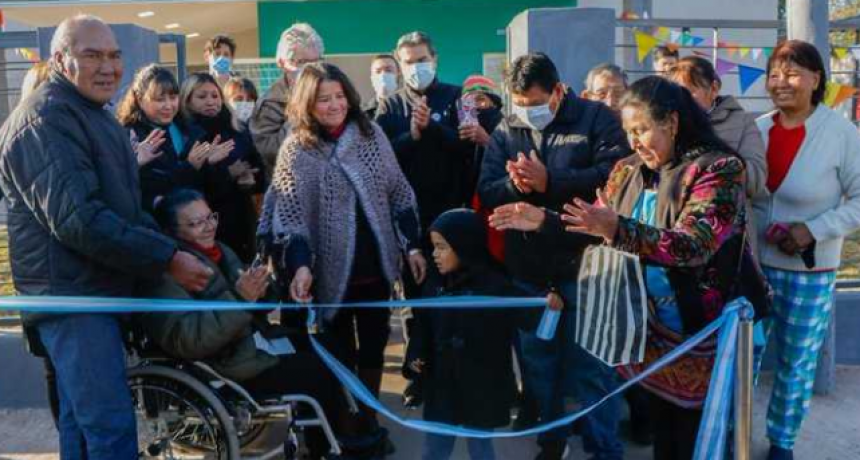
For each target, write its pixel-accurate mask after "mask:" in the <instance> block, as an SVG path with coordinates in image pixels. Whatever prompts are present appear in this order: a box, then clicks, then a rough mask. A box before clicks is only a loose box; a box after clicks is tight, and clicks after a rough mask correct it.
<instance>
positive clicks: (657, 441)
mask: <svg viewBox="0 0 860 460" xmlns="http://www.w3.org/2000/svg"><path fill="white" fill-rule="evenodd" d="M649 398H650V405H651V420H652V422H653V427H654V460H690V459H692V458H693V453H694V452H695V450H696V437H697V435H698V433H699V422H700V421H701V420H702V410H701V409H684V408H683V407H679V406H676V405H675V404H672V403H670V402H669V401H666V400H665V399H662V398H660V397H659V396H655V395H653V394H650V395H649Z"/></svg>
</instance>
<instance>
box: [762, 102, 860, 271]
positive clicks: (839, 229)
mask: <svg viewBox="0 0 860 460" xmlns="http://www.w3.org/2000/svg"><path fill="white" fill-rule="evenodd" d="M775 113H776V112H771V113H768V114H766V115H763V116H761V117H759V118H758V119H757V120H756V124H757V125H758V127H759V130H760V131H761V133H762V136H763V137H764V142H765V148H767V145H768V143H769V140H770V139H769V138H770V129H771V128H772V127H773V125H774V122H773V116H774V114H775ZM805 125H806V137H805V138H804V139H803V143H802V144H801V146H800V151H799V152H798V153H797V156H796V157H795V159H794V163H792V165H791V168H790V169H789V171H788V174H787V175H786V177H785V180H784V181H783V182H782V184H781V185H780V187H779V188H778V189H777V190H776V192H775V193H773V194H771V193H770V191H769V190H768V189H767V187H765V188H763V190H762V191H761V192H759V193H758V194H757V195H756V196H755V197H753V209H754V212H755V219H754V222H755V226H756V228H757V231H758V241H759V257H760V259H759V260H760V261H761V263H762V265H765V266H768V267H773V268H780V269H784V270H793V271H810V270H809V269H807V268H806V266H805V265H804V264H803V261H802V260H801V258H800V256H799V255H797V256H794V257H792V256H788V255H786V254H784V253H782V252H780V250H779V248H777V247H776V246H774V245H772V244H768V243H767V242H766V241H765V238H764V234H765V231H766V230H767V228H768V226H769V225H770V224H771V223H773V222H785V223H794V222H805V223H806V225H807V227H809V231H810V232H811V233H812V236H813V237H815V240H816V248H815V261H816V265H815V268H814V269H813V270H814V271H818V270H835V269H837V268H839V264H840V260H841V253H842V241H843V239H844V237H845V235H848V234H849V233H851V232H853V231H854V230H856V229H858V228H860V133H858V131H857V128H856V127H855V126H854V125H853V124H852V123H851V122H849V121H848V120H846V119H845V118H843V117H842V116H841V115H839V114H837V113H836V112H834V111H833V110H831V109H829V108H827V107H825V106H824V104H819V105H818V108H816V109H815V111H814V112H813V113H812V115H811V116H810V117H809V118H808V119H807V120H806V124H805Z"/></svg>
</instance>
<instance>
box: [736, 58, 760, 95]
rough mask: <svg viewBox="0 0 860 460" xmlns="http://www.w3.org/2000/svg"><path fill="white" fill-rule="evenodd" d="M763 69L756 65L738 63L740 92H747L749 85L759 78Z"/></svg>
mask: <svg viewBox="0 0 860 460" xmlns="http://www.w3.org/2000/svg"><path fill="white" fill-rule="evenodd" d="M764 74H765V71H764V70H762V69H759V68H756V67H750V66H746V65H741V64H738V77H739V79H740V84H741V94H744V93H746V92H747V90H748V89H750V87H751V86H752V85H753V84H755V82H756V80H758V79H759V78H761V76H762V75H764Z"/></svg>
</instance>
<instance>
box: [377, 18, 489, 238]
mask: <svg viewBox="0 0 860 460" xmlns="http://www.w3.org/2000/svg"><path fill="white" fill-rule="evenodd" d="M395 52H396V54H397V59H398V61H399V62H400V66H401V70H402V72H403V80H404V83H405V87H404V88H403V89H401V90H399V91H398V92H397V93H395V94H394V95H393V96H391V97H389V98H387V99H385V100H383V101H382V103H381V104H380V105H379V108H378V109H377V113H376V122H377V123H379V125H380V126H381V127H382V129H383V130H385V134H386V135H387V136H388V138H389V139H390V140H391V144H392V146H393V147H394V153H395V154H396V155H397V161H398V162H399V163H400V167H401V168H402V169H403V173H404V174H405V175H406V178H407V179H408V180H409V183H410V184H411V185H412V188H413V190H415V195H416V197H417V199H418V211H419V214H420V217H421V228H428V227H429V226H430V224H431V223H433V221H434V220H435V219H436V217H438V216H439V215H440V214H442V213H443V212H445V211H447V210H449V209H454V208H459V207H462V206H463V205H465V204H466V203H467V202H468V200H469V199H470V198H471V195H470V193H468V191H466V190H464V187H463V184H464V183H465V181H464V180H463V178H464V177H467V176H464V175H467V174H468V171H466V164H467V160H468V158H469V156H470V155H471V153H472V150H473V148H472V146H471V145H470V144H466V143H465V142H463V141H461V140H460V135H459V132H458V127H459V121H458V119H457V100H459V98H460V92H461V88H460V87H459V86H454V85H449V84H447V83H442V82H440V81H439V80H438V79H437V77H436V65H437V62H438V58H437V56H436V50H435V49H434V48H433V43H432V41H431V40H430V37H428V36H427V35H426V34H424V33H422V32H412V33H408V34H406V35H404V36H402V37H400V40H398V42H397V49H396V50H395ZM428 244H429V243H428ZM427 247H428V245H425V249H426V248H427Z"/></svg>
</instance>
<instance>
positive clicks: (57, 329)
mask: <svg viewBox="0 0 860 460" xmlns="http://www.w3.org/2000/svg"><path fill="white" fill-rule="evenodd" d="M51 54H52V58H51V59H52V60H51V64H52V66H53V70H52V74H51V77H50V79H49V81H48V82H47V83H45V84H44V85H42V86H41V87H40V88H39V89H37V90H36V92H35V93H34V94H32V95H31V96H30V97H28V98H27V99H26V100H24V101H23V103H22V104H20V105H19V106H18V107H17V108H16V109H15V111H14V112H13V113H12V114H11V115H10V117H9V119H8V120H7V121H6V123H5V124H4V125H3V127H2V129H0V146H2V147H0V188H2V190H3V193H4V194H5V195H6V197H7V199H8V201H9V219H8V226H9V227H8V228H9V246H10V253H11V254H10V255H11V262H12V277H13V280H14V282H15V287H16V289H17V290H18V291H19V292H20V293H21V294H24V295H30V296H32V295H48V296H100V297H130V296H132V295H133V292H134V289H135V284H136V282H137V281H138V280H139V279H140V278H144V277H148V278H152V279H156V278H158V277H160V276H161V275H162V274H163V273H165V272H169V273H170V274H171V275H173V276H174V278H176V280H177V282H179V283H180V284H182V285H183V286H187V287H188V288H189V289H192V290H195V291H196V290H201V289H203V287H205V284H206V282H207V281H208V278H209V274H210V271H209V270H208V269H207V268H206V267H205V266H203V265H202V264H201V263H200V262H199V261H197V260H196V259H195V258H194V256H192V255H191V254H188V253H187V252H181V251H177V250H176V245H175V244H174V243H173V242H172V241H171V240H170V239H168V238H167V237H165V236H162V235H160V234H159V233H157V232H156V231H154V230H151V229H150V228H147V226H146V224H147V223H148V222H150V221H151V219H149V220H148V219H147V215H146V214H144V212H143V211H142V209H141V198H140V190H139V188H138V175H137V163H136V161H135V156H134V153H133V151H132V149H131V144H130V142H129V138H128V135H127V134H126V133H125V131H124V130H123V129H122V127H120V125H119V123H118V122H117V121H116V120H115V119H114V117H113V115H112V114H111V113H110V112H108V111H107V110H105V109H104V106H105V104H107V103H108V102H109V101H110V99H111V97H112V96H113V95H114V94H115V93H116V91H117V88H118V86H119V82H120V80H121V77H122V56H121V53H120V50H119V47H118V45H117V43H116V40H115V38H114V36H113V33H112V32H111V30H110V28H109V27H108V26H107V25H106V24H104V23H103V22H102V21H101V20H99V19H98V18H94V17H92V16H75V17H72V18H70V19H67V20H65V21H63V22H62V23H61V24H60V25H59V26H58V28H57V30H56V32H55V34H54V38H53V40H52V42H51ZM25 324H26V325H27V326H28V327H32V328H35V329H36V330H37V332H38V336H39V337H40V339H41V344H42V345H43V346H44V349H45V351H46V352H47V355H48V357H49V358H50V360H51V362H52V363H53V365H54V367H55V368H56V378H57V385H58V388H59V393H60V419H59V430H60V454H61V457H62V458H64V459H65V458H68V459H80V458H87V459H88V460H108V459H110V460H116V459H120V460H132V459H136V458H137V457H138V452H137V432H136V429H135V418H134V412H133V408H132V403H131V399H130V395H129V392H128V386H127V384H126V378H125V356H124V349H123V343H122V335H121V332H120V327H119V323H118V321H117V319H116V317H115V316H112V315H96V314H68V315H52V316H45V315H42V316H38V317H37V316H34V315H28V316H26V317H25Z"/></svg>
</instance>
